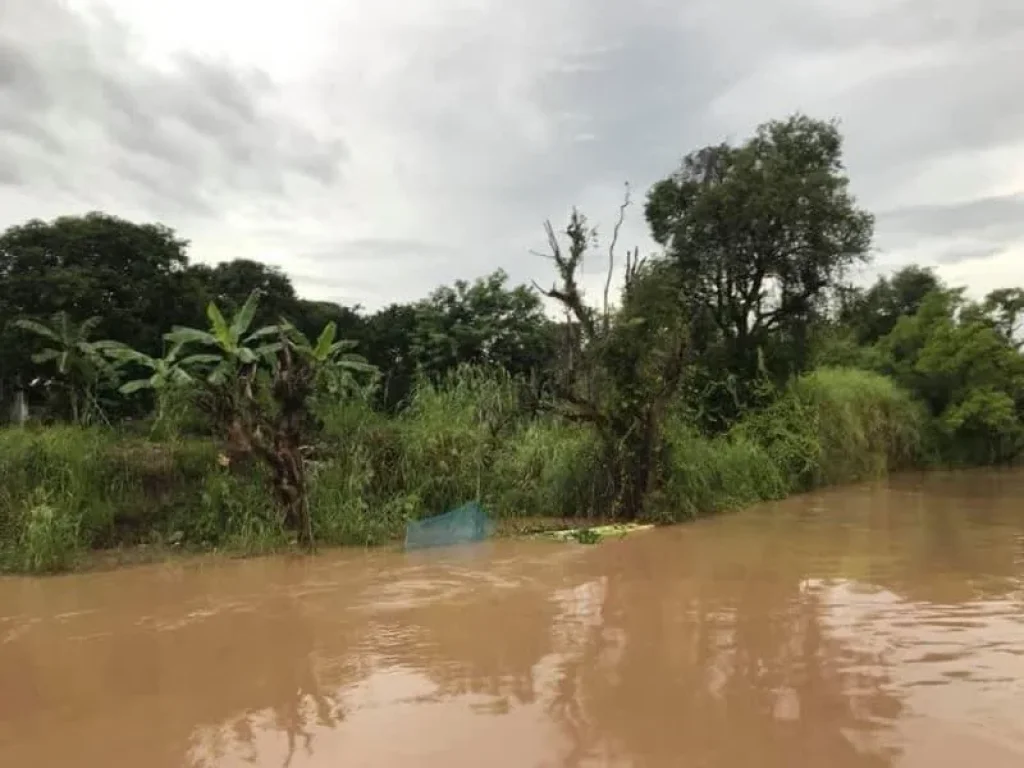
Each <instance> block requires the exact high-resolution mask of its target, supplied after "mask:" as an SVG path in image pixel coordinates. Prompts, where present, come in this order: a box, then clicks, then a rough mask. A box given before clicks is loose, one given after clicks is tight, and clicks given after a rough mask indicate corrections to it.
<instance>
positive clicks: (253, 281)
mask: <svg viewBox="0 0 1024 768" xmlns="http://www.w3.org/2000/svg"><path fill="white" fill-rule="evenodd" d="M189 272H190V274H191V276H192V278H193V279H194V280H195V282H196V284H197V285H198V286H201V290H202V291H203V301H204V306H206V305H208V304H209V302H213V303H214V304H215V305H216V306H218V307H221V308H222V309H223V311H224V312H227V313H228V314H232V313H234V312H237V311H238V310H239V309H241V307H242V306H243V305H244V304H245V302H246V300H247V299H248V298H249V296H251V295H252V292H253V291H258V292H259V295H260V302H259V306H258V308H257V316H256V318H255V320H254V322H255V323H256V324H257V325H266V324H267V323H273V322H276V321H277V320H278V318H281V317H287V318H292V319H294V318H295V316H296V315H297V314H298V310H299V298H298V296H296V294H295V288H294V286H292V282H291V280H290V279H289V278H288V276H287V275H286V274H285V273H284V272H282V271H281V270H280V269H278V268H277V267H272V266H269V265H267V264H262V263H260V262H258V261H252V260H251V259H235V260H233V261H224V262H221V263H220V264H217V265H216V266H213V267H209V266H207V265H205V264H196V265H194V266H192V267H190V268H189ZM321 327H323V326H321Z"/></svg>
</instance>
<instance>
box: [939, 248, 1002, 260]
mask: <svg viewBox="0 0 1024 768" xmlns="http://www.w3.org/2000/svg"><path fill="white" fill-rule="evenodd" d="M1002 250H1003V248H1002V247H1000V246H994V245H991V244H978V245H974V246H962V247H961V246H954V247H951V248H948V249H946V250H943V251H940V252H939V253H937V254H936V255H935V257H934V259H933V260H934V261H935V263H937V264H959V263H960V262H963V261H975V260H984V259H990V258H992V257H993V256H996V255H998V254H999V253H1000V252H1002Z"/></svg>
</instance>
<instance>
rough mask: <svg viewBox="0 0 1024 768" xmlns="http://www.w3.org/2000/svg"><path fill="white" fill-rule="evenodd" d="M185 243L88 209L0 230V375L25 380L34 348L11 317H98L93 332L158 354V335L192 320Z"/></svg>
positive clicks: (152, 227)
mask: <svg viewBox="0 0 1024 768" xmlns="http://www.w3.org/2000/svg"><path fill="white" fill-rule="evenodd" d="M186 246H187V242H186V241H185V240H182V239H180V238H179V237H177V236H176V235H175V233H174V232H173V231H172V230H171V229H169V228H167V227H164V226H162V225H159V224H136V223H133V222H130V221H127V220H125V219H121V218H118V217H116V216H109V215H106V214H102V213H90V214H87V215H85V216H63V217H60V218H58V219H54V220H53V221H49V222H44V221H40V220H32V221H29V222H28V223H26V224H22V225H19V226H14V227H11V228H9V229H8V230H6V231H5V232H4V233H3V234H2V235H0V285H2V286H3V290H2V291H0V379H6V380H7V381H8V383H10V382H14V381H17V380H19V379H20V380H22V381H24V380H26V379H27V378H28V377H29V376H31V375H32V374H33V373H34V372H35V370H36V369H35V366H34V364H33V363H32V361H31V355H32V353H33V352H34V350H33V349H32V347H31V345H27V344H26V343H25V337H24V335H23V334H20V333H19V332H18V331H17V329H16V328H14V321H16V320H19V319H22V318H28V319H32V320H37V321H45V320H46V319H47V318H50V317H52V316H53V315H55V314H56V313H58V312H64V313H66V315H67V317H68V318H69V321H70V322H77V323H81V322H83V321H85V320H86V319H87V318H90V317H98V318H99V320H98V321H97V324H96V327H95V328H94V329H93V334H94V336H96V337H98V338H112V339H116V340H118V341H122V342H124V343H125V344H128V345H130V346H132V347H134V348H136V349H139V350H141V351H143V352H146V353H147V354H153V355H158V354H160V352H161V349H162V334H163V332H164V330H165V329H166V328H168V327H169V326H170V325H172V324H173V323H177V322H183V321H186V320H191V319H192V317H193V316H194V315H195V312H196V308H197V307H196V305H195V302H194V300H193V297H194V294H193V293H192V292H191V291H190V290H189V288H188V286H187V284H186V280H185V274H184V273H185V267H186V265H187V257H186V255H185V248H186Z"/></svg>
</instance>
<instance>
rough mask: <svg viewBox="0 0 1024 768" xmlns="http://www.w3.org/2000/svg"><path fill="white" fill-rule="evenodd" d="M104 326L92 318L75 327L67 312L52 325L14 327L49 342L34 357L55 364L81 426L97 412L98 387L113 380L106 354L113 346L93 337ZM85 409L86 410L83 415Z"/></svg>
mask: <svg viewBox="0 0 1024 768" xmlns="http://www.w3.org/2000/svg"><path fill="white" fill-rule="evenodd" d="M99 324H100V318H99V317H96V316H94V317H90V318H87V319H86V320H84V321H83V322H82V323H75V322H74V321H73V320H71V318H70V317H68V314H67V312H57V313H55V314H54V315H53V316H52V317H51V318H50V322H49V323H41V322H39V321H37V320H30V319H27V318H21V319H19V320H15V321H14V326H15V327H16V328H19V329H21V330H23V331H28V332H29V333H31V334H33V335H35V336H36V337H37V338H38V339H39V340H42V341H45V342H49V343H50V344H51V346H47V347H44V348H43V349H41V350H39V351H38V352H36V353H35V354H33V355H32V362H34V363H37V364H40V365H44V364H48V363H52V364H53V368H54V370H55V372H56V373H57V376H58V377H59V378H60V381H61V384H62V385H63V387H64V388H65V390H66V392H67V394H68V403H69V405H70V408H71V420H72V421H73V422H74V423H76V424H78V423H81V422H83V421H87V420H88V417H89V416H90V415H91V414H92V413H94V412H95V410H96V408H97V402H96V387H97V386H98V385H99V384H101V383H102V381H103V379H104V377H107V378H108V379H112V378H113V370H112V369H111V367H110V366H109V365H108V363H107V362H106V360H105V359H104V357H103V354H102V351H103V349H104V347H105V345H107V344H109V342H102V341H100V342H93V341H90V340H89V336H90V335H91V334H92V332H93V330H94V329H95V328H96V327H97V326H98V325H99ZM83 405H84V406H85V409H86V410H84V411H83Z"/></svg>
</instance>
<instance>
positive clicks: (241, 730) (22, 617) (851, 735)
mask: <svg viewBox="0 0 1024 768" xmlns="http://www.w3.org/2000/svg"><path fill="white" fill-rule="evenodd" d="M1022 580H1024V472H989V471H986V472H965V473H941V474H931V475H912V476H903V477H898V478H894V479H892V480H890V481H887V482H885V483H882V484H877V485H869V486H858V487H853V488H844V489H837V490H830V491H826V492H822V493H815V494H811V495H807V496H803V497H798V498H794V499H790V500H787V501H784V502H780V503H777V504H769V505H763V506H760V507H757V508H754V509H751V510H748V511H745V512H741V513H736V514H732V515H723V516H720V517H717V518H714V519H708V520H704V521H701V522H698V523H695V524H692V525H687V526H680V527H678V528H671V529H659V530H654V531H649V532H644V533H638V534H634V535H632V536H630V537H628V538H625V539H622V540H619V541H612V542H605V543H602V544H599V545H596V546H583V545H577V544H561V543H552V542H542V541H511V540H506V541H496V542H491V543H487V544H484V545H480V546H477V547H473V548H470V549H465V550H459V551H445V552H442V551H432V552H421V553H417V554H415V555H406V554H403V553H396V552H388V551H371V552H361V551H360V552H334V553H330V554H323V555H320V556H317V557H314V558H298V557H295V558H279V559H262V560H251V561H227V562H224V561H219V562H211V561H194V562H187V563H179V564H175V565H160V566H147V567H138V568H129V569H125V570H120V571H114V572H106V573H91V574H84V575H73V576H65V577H56V578H46V579H28V578H24V579H22V578H11V579H5V580H0V765H2V766H12V767H13V766H18V767H19V768H34V767H35V766H42V767H44V768H45V767H46V766H61V767H63V766H80V767H84V768H91V767H92V766H97V767H99V766H103V768H122V767H124V768H127V767H128V766H131V768H136V767H137V766H196V767H198V766H253V765H254V766H257V767H258V768H262V767H263V766H275V768H277V767H280V766H291V767H292V768H298V767H299V766H345V767H346V768H350V767H352V766H373V767H374V768H390V767H391V766H426V768H435V767H436V768H442V767H443V768H462V767H463V766H465V767H466V768H479V767H480V766H488V768H490V767H494V768H497V767H500V766H509V767H513V766H514V767H515V768H523V767H530V766H677V765H679V766H682V765H685V766H714V767H719V766H721V767H722V768H751V767H754V766H770V767H773V768H774V767H776V766H777V767H778V768H782V767H783V766H785V768H792V767H794V766H823V768H854V767H857V768H862V767H863V768H869V767H870V768H883V767H887V766H894V767H895V766H899V768H943V767H944V766H949V768H961V766H965V765H977V766H985V767H986V768H1004V767H1005V768H1010V766H1013V767H1014V768H1020V766H1024V589H1022V583H1024V581H1022Z"/></svg>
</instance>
